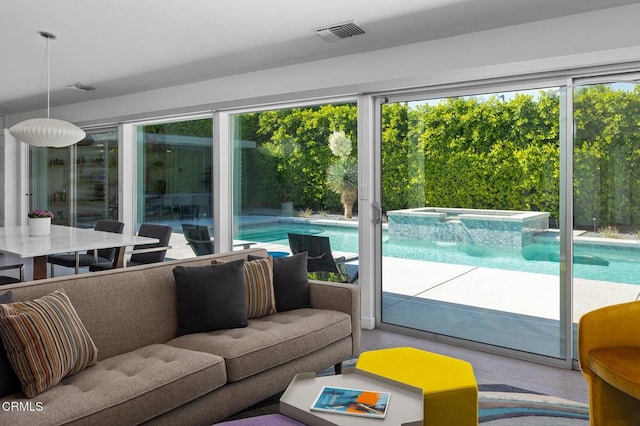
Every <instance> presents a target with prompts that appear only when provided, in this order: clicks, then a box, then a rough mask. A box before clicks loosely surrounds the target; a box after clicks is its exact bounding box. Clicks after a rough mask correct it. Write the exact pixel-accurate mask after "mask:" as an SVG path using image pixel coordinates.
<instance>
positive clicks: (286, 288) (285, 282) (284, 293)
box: [273, 251, 311, 312]
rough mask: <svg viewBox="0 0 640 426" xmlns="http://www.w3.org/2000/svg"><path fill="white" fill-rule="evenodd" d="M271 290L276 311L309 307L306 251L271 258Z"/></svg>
mask: <svg viewBox="0 0 640 426" xmlns="http://www.w3.org/2000/svg"><path fill="white" fill-rule="evenodd" d="M273 292H274V293H275V296H276V309H277V311H278V312H283V311H290V310H292V309H299V308H310V307H311V302H310V298H309V278H308V277H307V252H306V251H305V252H303V253H298V254H296V255H293V256H288V257H276V258H274V259H273Z"/></svg>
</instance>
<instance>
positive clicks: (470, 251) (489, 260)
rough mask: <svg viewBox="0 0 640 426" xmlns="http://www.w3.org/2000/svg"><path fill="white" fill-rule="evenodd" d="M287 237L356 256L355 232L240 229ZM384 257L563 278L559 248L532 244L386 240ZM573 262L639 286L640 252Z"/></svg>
mask: <svg viewBox="0 0 640 426" xmlns="http://www.w3.org/2000/svg"><path fill="white" fill-rule="evenodd" d="M287 233H298V234H310V235H322V236H326V237H329V238H330V240H331V249H332V250H333V251H337V252H350V253H357V252H358V230H357V228H355V227H354V228H350V227H342V226H324V225H315V224H308V223H282V224H279V225H278V224H274V225H267V226H261V227H252V228H244V229H241V231H240V232H239V234H238V235H236V238H237V239H241V240H248V241H256V242H261V243H272V244H282V245H284V246H289V240H288V238H287ZM382 239H383V243H382V254H383V256H389V257H398V258H403V259H416V260H426V261H432V262H442V263H452V264H456V265H470V266H483V267H486V268H496V269H505V270H512V271H522V272H535V273H539V274H549V275H559V273H560V264H559V263H558V262H557V261H553V260H548V259H557V258H558V254H559V246H558V244H557V243H556V244H554V243H549V244H531V245H528V246H527V247H525V248H523V249H521V250H518V249H514V248H513V247H504V248H502V247H496V246H477V245H472V244H456V243H437V242H430V241H425V240H422V239H417V238H404V237H393V238H390V237H389V236H388V235H387V234H386V232H383V235H382ZM574 251H575V253H574V255H575V256H578V257H588V258H597V259H601V260H604V261H606V262H608V263H609V264H608V265H607V266H603V265H593V264H584V263H574V266H573V268H574V276H575V277H576V278H585V279H591V280H599V281H610V282H617V283H626V284H640V272H639V271H640V249H631V248H619V247H607V246H580V245H576V246H575V249H574Z"/></svg>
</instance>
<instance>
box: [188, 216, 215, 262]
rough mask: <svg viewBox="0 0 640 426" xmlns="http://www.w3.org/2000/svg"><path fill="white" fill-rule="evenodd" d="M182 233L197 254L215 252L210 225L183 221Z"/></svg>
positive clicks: (202, 254)
mask: <svg viewBox="0 0 640 426" xmlns="http://www.w3.org/2000/svg"><path fill="white" fill-rule="evenodd" d="M182 233H183V234H184V238H185V239H186V240H187V244H189V245H190V246H191V248H192V249H193V252H194V253H195V254H196V256H204V255H207V254H212V253H213V241H211V235H210V234H209V227H208V226H204V225H192V224H188V223H183V224H182Z"/></svg>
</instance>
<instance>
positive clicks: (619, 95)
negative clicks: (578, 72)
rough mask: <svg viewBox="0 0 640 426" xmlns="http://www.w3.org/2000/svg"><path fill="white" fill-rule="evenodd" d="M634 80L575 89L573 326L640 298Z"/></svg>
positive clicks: (639, 158) (639, 156)
mask: <svg viewBox="0 0 640 426" xmlns="http://www.w3.org/2000/svg"><path fill="white" fill-rule="evenodd" d="M635 77H637V76H629V77H627V78H628V79H629V80H630V82H624V81H623V82H615V83H609V82H604V83H597V84H581V85H580V84H579V85H576V87H575V88H574V95H573V97H574V99H573V104H574V114H573V115H574V123H575V132H574V133H575V141H574V144H573V169H574V180H573V188H574V189H573V210H574V221H575V224H574V240H573V241H574V246H573V247H574V266H573V277H574V291H573V310H574V322H576V323H577V321H578V319H579V318H580V316H581V315H582V314H584V313H585V312H588V311H590V310H592V309H596V308H599V307H602V306H606V305H611V304H616V303H623V302H629V301H632V300H636V299H637V298H638V295H639V294H640V274H639V273H638V271H639V270H640V248H639V245H638V243H639V241H640V197H639V196H638V194H640V167H639V165H640V127H639V126H638V124H639V123H640V86H639V85H638V84H636V83H633V82H631V80H632V79H634V78H635ZM619 81H622V80H619ZM574 358H576V356H575V354H574Z"/></svg>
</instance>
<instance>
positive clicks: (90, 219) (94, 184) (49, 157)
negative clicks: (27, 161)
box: [31, 131, 118, 228]
mask: <svg viewBox="0 0 640 426" xmlns="http://www.w3.org/2000/svg"><path fill="white" fill-rule="evenodd" d="M31 154H32V155H31V159H32V160H31V161H32V168H31V169H32V171H33V173H32V175H33V176H32V177H33V179H32V184H33V185H34V188H33V194H34V197H33V199H32V200H31V204H32V208H46V209H48V210H51V211H52V212H53V213H54V215H55V217H54V219H53V223H55V224H58V225H70V226H78V227H83V228H92V227H93V226H95V223H96V221H97V220H100V219H118V134H117V132H116V131H102V132H94V133H89V134H87V136H86V138H85V139H83V140H82V141H80V142H78V143H77V144H74V145H71V146H69V147H66V148H32V151H31ZM42 175H44V176H42Z"/></svg>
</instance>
